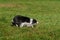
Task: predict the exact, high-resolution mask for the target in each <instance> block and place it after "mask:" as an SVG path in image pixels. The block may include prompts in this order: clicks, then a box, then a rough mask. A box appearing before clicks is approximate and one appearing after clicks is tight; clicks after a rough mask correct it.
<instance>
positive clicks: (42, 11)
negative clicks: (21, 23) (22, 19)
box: [0, 0, 60, 40]
mask: <svg viewBox="0 0 60 40" xmlns="http://www.w3.org/2000/svg"><path fill="white" fill-rule="evenodd" d="M15 15H23V16H27V17H30V18H35V19H37V21H38V22H39V24H38V25H37V26H36V27H34V28H27V27H23V28H19V27H14V26H11V20H12V18H13V17H14V16H15ZM0 40H60V1H59V0H55V1H54V0H53V1H52V0H50V1H49V0H46V1H44V0H0Z"/></svg>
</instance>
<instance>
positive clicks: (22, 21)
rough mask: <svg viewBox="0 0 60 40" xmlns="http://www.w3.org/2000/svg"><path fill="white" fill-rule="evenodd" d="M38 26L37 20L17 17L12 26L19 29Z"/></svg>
mask: <svg viewBox="0 0 60 40" xmlns="http://www.w3.org/2000/svg"><path fill="white" fill-rule="evenodd" d="M36 24H38V22H37V20H36V19H32V18H29V17H25V16H21V15H16V16H15V17H14V18H13V20H12V26H18V27H23V26H27V27H33V26H34V25H36Z"/></svg>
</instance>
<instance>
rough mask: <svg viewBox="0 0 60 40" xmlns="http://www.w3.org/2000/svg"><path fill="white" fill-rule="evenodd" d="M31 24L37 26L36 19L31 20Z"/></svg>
mask: <svg viewBox="0 0 60 40" xmlns="http://www.w3.org/2000/svg"><path fill="white" fill-rule="evenodd" d="M30 22H31V24H33V25H36V24H38V21H37V20H36V19H31V21H30Z"/></svg>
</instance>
